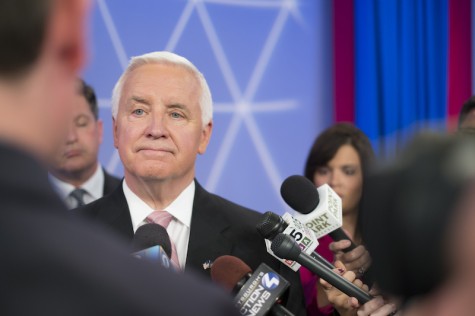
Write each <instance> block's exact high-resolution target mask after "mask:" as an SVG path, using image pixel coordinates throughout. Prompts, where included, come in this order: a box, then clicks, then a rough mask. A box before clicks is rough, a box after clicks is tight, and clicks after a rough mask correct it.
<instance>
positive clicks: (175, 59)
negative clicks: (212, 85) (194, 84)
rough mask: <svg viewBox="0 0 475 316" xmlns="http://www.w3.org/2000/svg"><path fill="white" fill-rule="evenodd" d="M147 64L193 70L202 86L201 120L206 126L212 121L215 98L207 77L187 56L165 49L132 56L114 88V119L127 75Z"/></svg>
mask: <svg viewBox="0 0 475 316" xmlns="http://www.w3.org/2000/svg"><path fill="white" fill-rule="evenodd" d="M147 64H165V65H167V64H168V65H176V66H179V67H183V68H185V69H187V70H189V71H191V72H192V73H193V74H194V76H195V77H196V79H197V80H198V82H199V83H200V86H201V97H200V101H199V104H200V107H201V120H202V123H203V126H206V125H208V123H209V122H211V120H212V119H213V100H212V98H211V91H210V90H209V87H208V83H207V82H206V79H205V77H204V76H203V74H202V73H201V72H200V71H199V70H198V68H196V67H195V65H193V64H192V63H191V62H190V61H189V60H188V59H186V58H185V57H182V56H180V55H177V54H174V53H171V52H165V51H161V52H152V53H147V54H144V55H141V56H135V57H132V58H131V59H130V62H129V65H128V66H127V69H126V70H125V71H124V73H123V74H122V76H120V78H119V80H118V81H117V83H116V84H115V86H114V90H112V100H111V101H112V117H113V118H114V119H116V118H117V113H118V112H119V101H120V97H121V95H122V89H123V87H124V82H125V79H126V77H127V75H128V74H129V73H130V72H132V71H133V70H134V69H136V68H138V67H140V66H142V65H147Z"/></svg>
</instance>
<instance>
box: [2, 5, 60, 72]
mask: <svg viewBox="0 0 475 316" xmlns="http://www.w3.org/2000/svg"><path fill="white" fill-rule="evenodd" d="M51 3H52V0H34V1H31V0H0V46H1V47H2V49H0V77H7V78H8V77H17V76H19V75H21V74H22V73H24V72H26V71H27V70H28V69H29V67H31V65H32V64H33V63H34V62H35V61H36V59H37V58H38V56H39V55H40V51H41V49H42V45H43V41H44V37H45V31H46V27H47V20H48V16H49V12H50V7H51Z"/></svg>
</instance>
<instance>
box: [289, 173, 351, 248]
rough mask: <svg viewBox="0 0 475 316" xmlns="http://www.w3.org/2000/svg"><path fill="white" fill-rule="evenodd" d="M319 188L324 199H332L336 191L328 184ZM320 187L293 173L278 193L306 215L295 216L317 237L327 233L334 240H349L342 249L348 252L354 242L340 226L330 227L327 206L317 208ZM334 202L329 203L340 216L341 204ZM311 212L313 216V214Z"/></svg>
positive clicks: (329, 212)
mask: <svg viewBox="0 0 475 316" xmlns="http://www.w3.org/2000/svg"><path fill="white" fill-rule="evenodd" d="M320 188H322V190H321V191H322V192H324V194H325V197H324V200H325V201H333V200H334V199H333V197H332V195H336V193H335V192H334V191H333V190H332V189H331V188H330V187H329V186H325V187H324V188H323V186H322V187H320ZM320 188H319V189H316V188H315V185H314V184H313V183H312V182H311V181H310V180H308V179H307V178H305V177H303V176H299V175H294V176H290V177H288V178H287V179H285V180H284V182H283V183H282V186H281V187H280V194H281V195H282V198H283V199H284V201H285V203H287V204H288V205H289V206H290V207H291V208H293V209H294V210H296V211H297V212H299V213H301V214H303V215H307V216H302V217H297V219H299V220H301V221H302V222H304V223H305V224H306V225H307V227H310V228H311V229H312V230H313V231H314V232H315V234H316V235H317V238H320V237H322V236H323V235H326V234H328V235H329V236H330V237H331V238H332V239H333V240H335V241H340V240H345V239H346V240H349V241H350V242H351V245H350V246H349V247H347V248H345V249H343V251H344V252H349V251H351V250H353V249H355V248H356V244H355V243H354V242H353V241H352V240H351V238H350V237H348V235H347V234H346V233H345V231H344V230H343V229H341V227H336V228H331V227H330V224H328V222H329V221H328V219H329V218H330V217H331V216H332V212H331V211H330V210H329V209H328V207H326V206H322V207H320V209H319V206H321V205H319V204H320V195H319V192H318V190H320ZM325 189H326V190H325ZM336 204H337V203H331V206H332V207H333V208H334V212H339V214H338V215H339V217H341V212H342V210H341V204H340V206H339V207H337V206H336ZM313 214H314V215H315V216H313ZM340 226H341V223H340ZM328 227H330V228H328ZM328 229H330V232H328Z"/></svg>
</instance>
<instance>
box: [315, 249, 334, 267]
mask: <svg viewBox="0 0 475 316" xmlns="http://www.w3.org/2000/svg"><path fill="white" fill-rule="evenodd" d="M310 256H311V257H312V258H313V259H315V260H318V261H320V262H321V263H322V264H323V265H324V266H325V267H327V268H328V269H332V270H333V269H335V266H334V265H333V264H331V263H330V262H328V260H327V259H325V258H323V257H322V256H321V255H320V254H319V253H318V252H316V251H313V252H312V253H311V254H310Z"/></svg>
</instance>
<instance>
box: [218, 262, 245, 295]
mask: <svg viewBox="0 0 475 316" xmlns="http://www.w3.org/2000/svg"><path fill="white" fill-rule="evenodd" d="M250 273H252V269H251V268H250V267H249V266H248V265H247V264H245V263H244V262H243V261H242V260H241V259H239V258H236V257H234V256H221V257H219V258H217V259H216V260H215V261H214V262H213V265H212V266H211V279H212V280H213V282H215V283H217V284H219V285H221V286H222V287H223V288H224V289H226V290H228V291H229V292H230V293H231V292H232V291H233V289H234V288H235V287H236V285H238V284H239V283H240V281H241V280H243V279H244V278H245V277H246V276H247V275H248V274H250Z"/></svg>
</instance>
